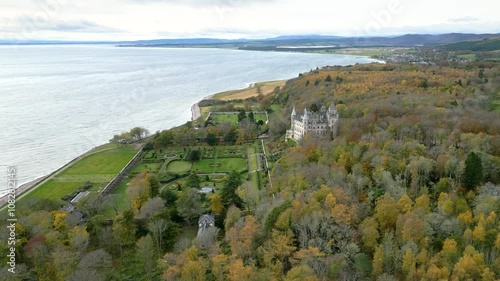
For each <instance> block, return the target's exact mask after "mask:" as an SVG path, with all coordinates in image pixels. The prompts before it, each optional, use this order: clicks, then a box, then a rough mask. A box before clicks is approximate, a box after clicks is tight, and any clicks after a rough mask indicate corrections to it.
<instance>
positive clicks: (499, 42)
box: [443, 37, 500, 52]
mask: <svg viewBox="0 0 500 281" xmlns="http://www.w3.org/2000/svg"><path fill="white" fill-rule="evenodd" d="M443 48H445V49H446V50H449V51H476V52H477V51H479V52H481V51H483V52H486V51H496V50H500V37H499V38H494V39H483V40H476V41H464V42H457V43H452V44H446V45H444V46H443Z"/></svg>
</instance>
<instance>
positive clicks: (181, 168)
mask: <svg viewBox="0 0 500 281" xmlns="http://www.w3.org/2000/svg"><path fill="white" fill-rule="evenodd" d="M191 165H192V164H191V162H188V161H181V160H175V161H172V162H170V163H169V164H168V166H167V171H168V172H172V173H184V172H187V171H189V170H190V169H191Z"/></svg>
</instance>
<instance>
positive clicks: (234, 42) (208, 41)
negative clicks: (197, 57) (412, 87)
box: [0, 33, 500, 50]
mask: <svg viewBox="0 0 500 281" xmlns="http://www.w3.org/2000/svg"><path fill="white" fill-rule="evenodd" d="M488 38H490V39H493V38H500V33H497V34H465V33H446V34H437V35H433V34H406V35H401V36H386V37H341V36H324V35H284V36H278V37H272V38H266V39H246V38H240V39H219V38H178V39H153V40H139V41H91V42H82V41H50V40H39V41H30V40H27V41H9V40H3V41H2V40H0V45H5V44H116V45H121V46H154V47H158V46H171V47H175V46H177V47H218V48H224V47H226V48H239V49H244V50H279V48H280V47H281V46H284V45H286V46H287V47H290V46H291V47H294V46H299V47H304V46H306V47H308V46H329V48H332V47H334V48H345V47H380V46H386V47H392V46H394V47H412V46H433V45H442V44H451V43H456V42H461V41H471V40H483V39H488Z"/></svg>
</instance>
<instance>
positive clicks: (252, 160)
mask: <svg viewBox="0 0 500 281" xmlns="http://www.w3.org/2000/svg"><path fill="white" fill-rule="evenodd" d="M255 152H256V149H255V147H253V146H252V147H248V148H247V155H248V161H249V164H250V180H251V181H252V187H253V188H255V189H260V178H259V177H260V172H258V171H256V170H257V169H258V168H259V162H258V160H257V154H255Z"/></svg>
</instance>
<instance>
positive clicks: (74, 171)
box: [60, 146, 137, 177]
mask: <svg viewBox="0 0 500 281" xmlns="http://www.w3.org/2000/svg"><path fill="white" fill-rule="evenodd" d="M136 153H137V151H136V150H135V149H133V148H131V147H128V146H122V147H116V148H114V149H111V150H106V151H103V152H99V153H96V154H92V155H90V156H88V157H86V158H84V159H82V160H80V161H78V162H77V163H76V164H74V165H73V166H71V167H70V168H69V169H67V170H66V171H64V172H63V173H61V174H60V176H61V177H64V176H66V175H102V174H111V175H116V174H117V173H118V172H119V171H120V170H121V169H122V168H123V167H124V166H125V165H126V164H127V163H128V162H129V161H130V159H132V157H134V155H135V154H136Z"/></svg>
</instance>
